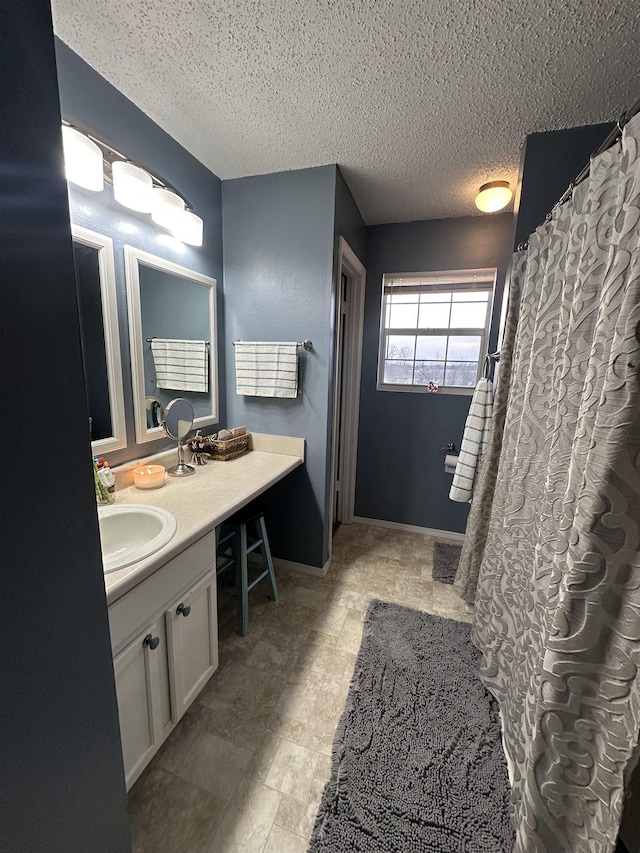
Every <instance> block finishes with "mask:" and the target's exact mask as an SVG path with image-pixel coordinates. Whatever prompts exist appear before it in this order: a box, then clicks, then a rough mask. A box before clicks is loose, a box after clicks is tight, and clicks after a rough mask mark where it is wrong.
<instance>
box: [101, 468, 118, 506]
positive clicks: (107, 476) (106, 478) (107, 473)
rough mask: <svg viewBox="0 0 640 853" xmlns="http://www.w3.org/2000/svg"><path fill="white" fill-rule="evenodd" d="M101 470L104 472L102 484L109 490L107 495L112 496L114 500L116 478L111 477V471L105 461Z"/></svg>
mask: <svg viewBox="0 0 640 853" xmlns="http://www.w3.org/2000/svg"><path fill="white" fill-rule="evenodd" d="M102 470H103V472H104V475H103V482H104V483H106V485H107V489H108V490H109V494H110V495H114V500H115V493H116V478H115V477H114V476H113V471H112V470H111V468H110V467H109V463H108V462H107V461H105V463H104V465H103V466H102Z"/></svg>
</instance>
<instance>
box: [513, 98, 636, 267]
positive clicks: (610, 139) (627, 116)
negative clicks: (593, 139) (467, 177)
mask: <svg viewBox="0 0 640 853" xmlns="http://www.w3.org/2000/svg"><path fill="white" fill-rule="evenodd" d="M639 112H640V98H638V100H637V101H636V102H635V103H634V104H632V105H631V106H630V107H629V109H628V110H625V111H624V112H623V113H622V114H621V116H620V118H619V119H618V120H617V122H616V126H615V127H614V128H613V129H612V130H610V131H609V133H608V134H607V135H606V136H605V138H604V139H603V140H602V142H601V143H600V145H598V147H597V148H596V149H595V151H593V152H592V153H591V156H590V157H589V161H588V163H586V164H585V165H584V166H583V167H582V169H581V170H580V171H579V172H578V174H577V175H576V177H575V178H574V179H573V180H572V181H571V183H570V184H569V186H568V187H567V188H566V190H565V191H564V192H563V193H562V195H561V196H560V198H559V199H558V201H557V202H556V203H555V204H554V205H553V207H552V208H551V210H550V211H549V213H547V215H546V216H545V218H544V221H545V222H549V220H550V219H551V217H552V216H553V211H554V210H555V209H556V207H559V206H560V205H561V204H564V203H565V201H569V199H570V198H571V196H572V195H573V191H574V189H575V188H576V187H577V186H578V184H581V183H582V181H584V179H585V178H586V177H588V175H589V172H590V170H591V161H592V160H593V158H594V157H597V156H598V154H602V153H603V152H604V151H606V150H607V149H608V148H611V146H612V145H614V144H615V143H616V142H617V141H618V140H619V139H620V137H621V136H622V130H623V128H624V126H625V125H626V124H628V122H630V121H631V119H632V118H633V117H634V116H635V115H637V114H638V113H639ZM540 224H542V223H540ZM528 247H529V241H528V240H523V241H522V243H520V244H519V245H518V251H519V252H522V251H523V250H524V249H527V248H528Z"/></svg>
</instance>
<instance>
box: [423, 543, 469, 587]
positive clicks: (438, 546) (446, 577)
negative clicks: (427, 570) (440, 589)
mask: <svg viewBox="0 0 640 853" xmlns="http://www.w3.org/2000/svg"><path fill="white" fill-rule="evenodd" d="M460 554H462V545H452V544H450V543H448V542H436V543H435V544H434V546H433V571H432V572H431V574H432V575H433V579H434V581H440V583H453V582H454V580H455V579H456V572H457V571H458V565H459V563H460Z"/></svg>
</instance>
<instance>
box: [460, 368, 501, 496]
mask: <svg viewBox="0 0 640 853" xmlns="http://www.w3.org/2000/svg"><path fill="white" fill-rule="evenodd" d="M492 412H493V385H492V384H491V380H489V379H481V380H480V381H479V382H478V384H477V385H476V390H475V391H474V392H473V397H472V398H471V406H470V407H469V414H468V415H467V421H466V423H465V425H464V435H463V436H462V445H461V447H460V456H459V457H458V464H457V465H456V472H455V474H454V475H453V483H452V484H451V491H450V492H449V499H450V500H452V501H458V502H459V503H469V501H470V500H471V496H472V494H473V483H474V480H475V478H476V474H477V472H478V471H479V469H480V462H481V460H482V455H483V453H484V451H485V448H486V446H487V442H488V441H489V428H490V426H491V414H492Z"/></svg>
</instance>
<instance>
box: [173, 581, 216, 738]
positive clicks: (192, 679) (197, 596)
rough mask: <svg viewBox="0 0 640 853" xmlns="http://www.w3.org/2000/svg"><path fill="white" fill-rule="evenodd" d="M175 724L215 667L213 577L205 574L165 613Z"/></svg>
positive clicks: (214, 582) (214, 590) (214, 589)
mask: <svg viewBox="0 0 640 853" xmlns="http://www.w3.org/2000/svg"><path fill="white" fill-rule="evenodd" d="M165 618H166V629H167V646H168V652H169V673H170V675H171V685H172V687H173V690H172V697H173V706H174V710H175V715H176V722H178V720H179V719H180V718H181V717H182V715H183V714H184V712H185V711H186V710H187V708H188V707H189V705H190V704H191V703H192V702H193V700H194V699H195V698H196V696H197V695H198V693H199V692H200V690H201V689H202V688H203V687H204V685H205V684H206V683H207V681H208V680H209V679H210V678H211V676H212V675H213V673H214V672H215V671H216V668H217V666H218V619H217V612H216V573H215V572H209V573H208V574H207V575H206V576H205V577H204V578H203V579H202V580H201V581H200V582H199V583H198V584H196V585H195V586H194V587H193V589H190V590H189V591H188V592H187V593H186V594H185V595H183V596H181V597H180V599H179V600H177V601H175V602H174V603H173V604H172V605H171V607H169V608H168V610H167V611H166V613H165Z"/></svg>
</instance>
